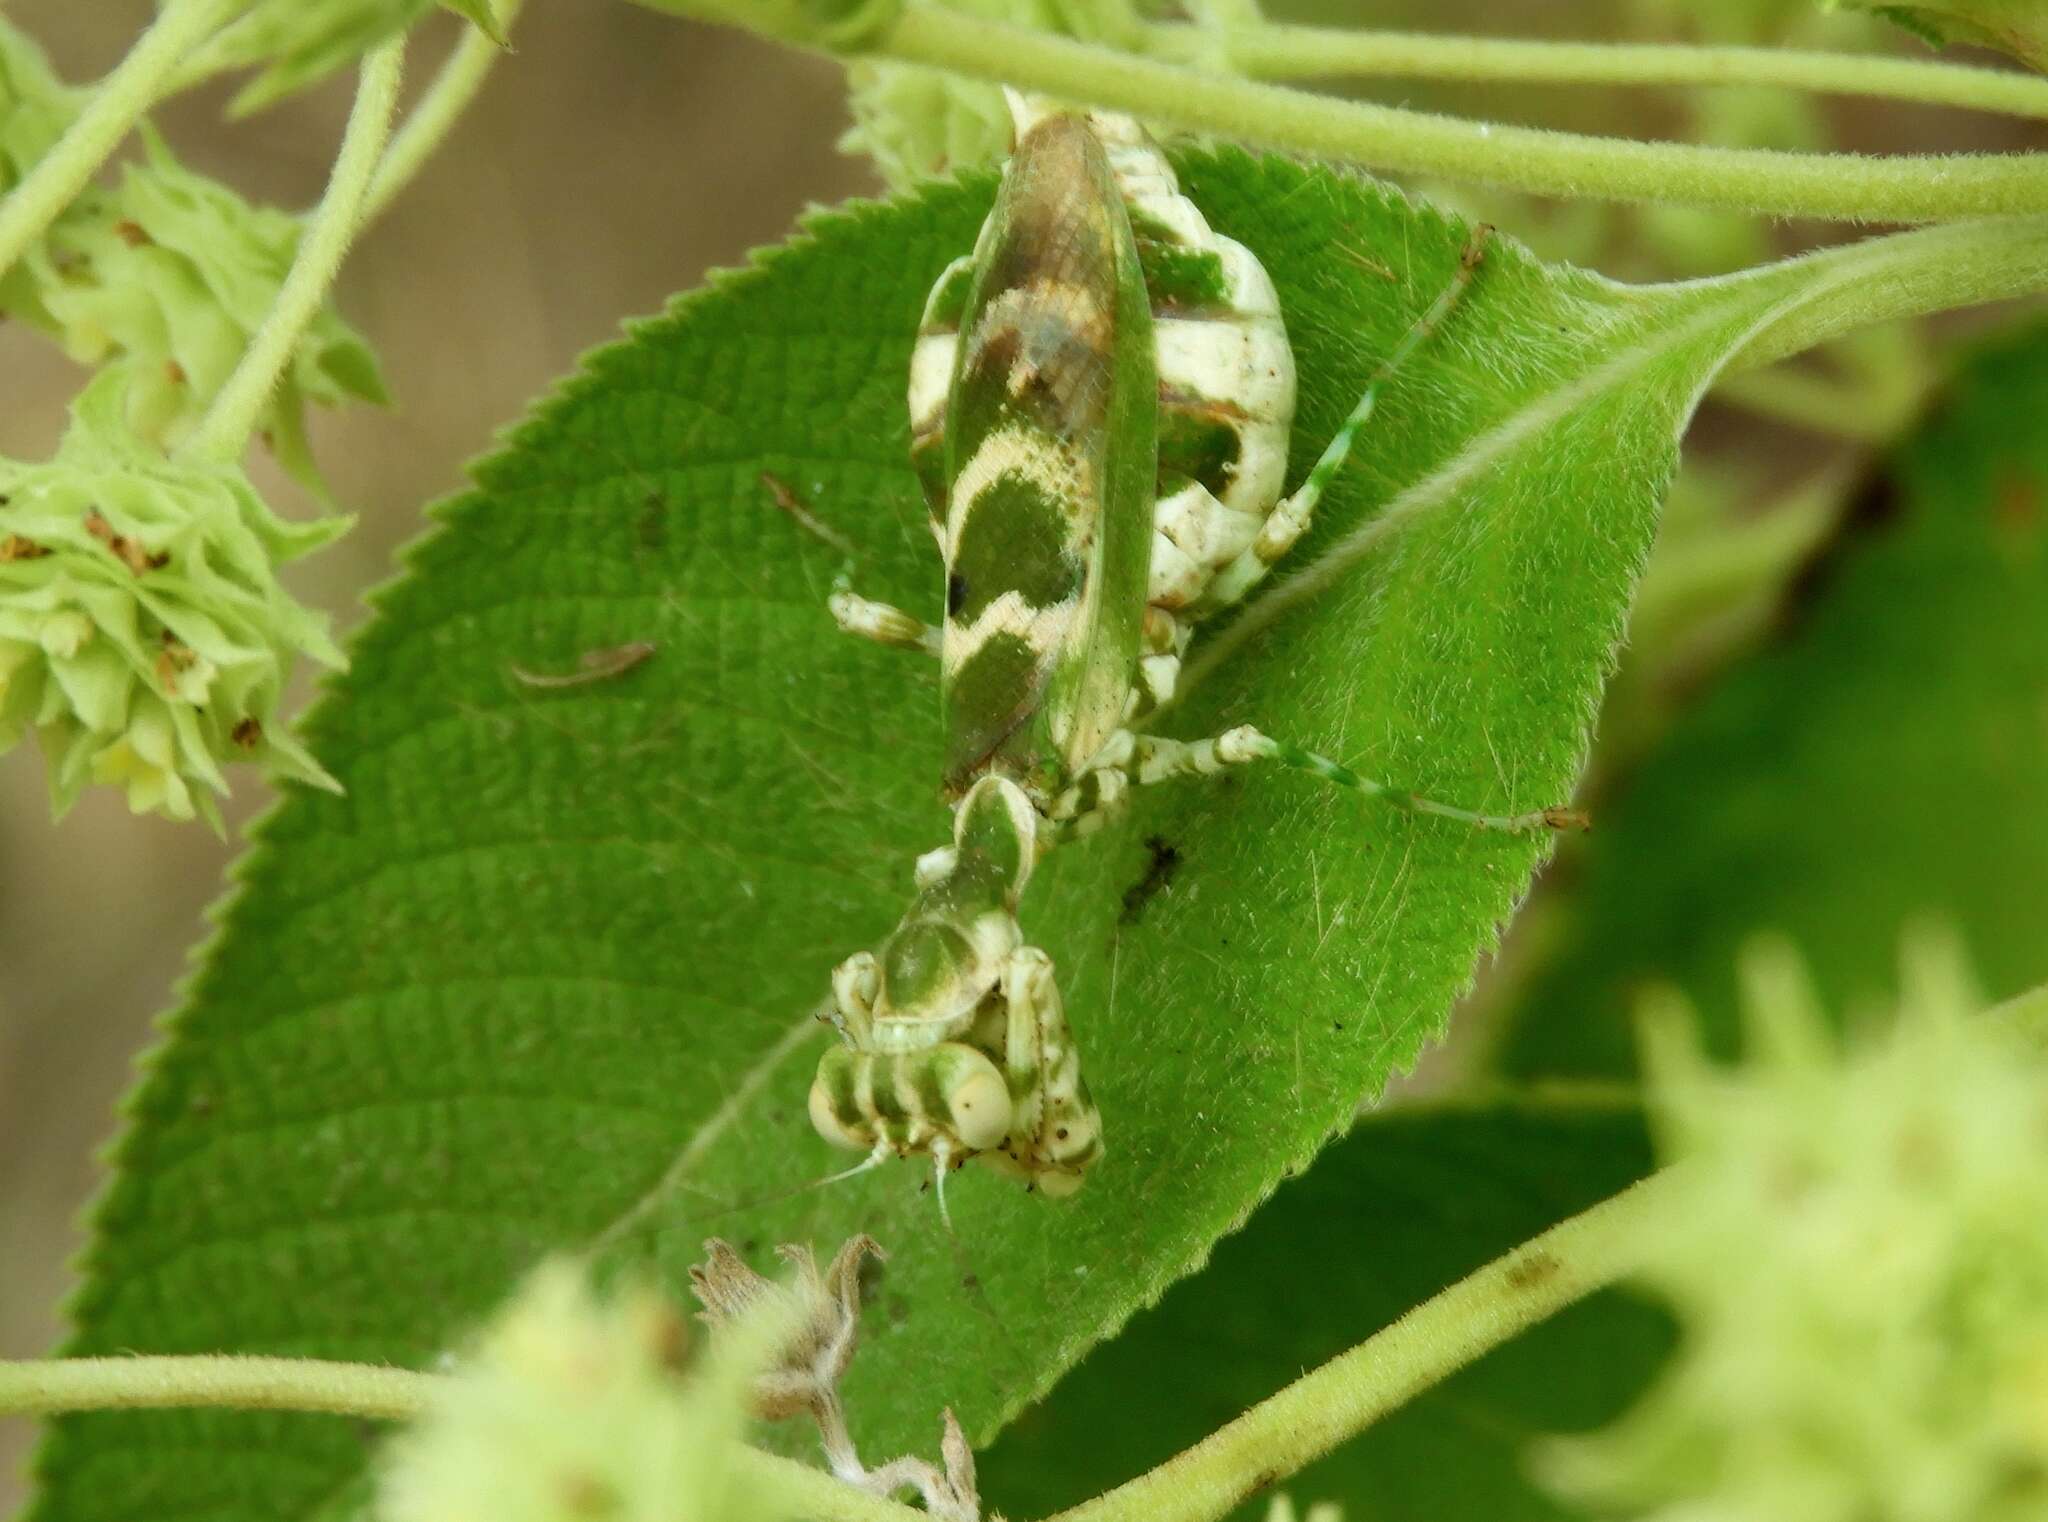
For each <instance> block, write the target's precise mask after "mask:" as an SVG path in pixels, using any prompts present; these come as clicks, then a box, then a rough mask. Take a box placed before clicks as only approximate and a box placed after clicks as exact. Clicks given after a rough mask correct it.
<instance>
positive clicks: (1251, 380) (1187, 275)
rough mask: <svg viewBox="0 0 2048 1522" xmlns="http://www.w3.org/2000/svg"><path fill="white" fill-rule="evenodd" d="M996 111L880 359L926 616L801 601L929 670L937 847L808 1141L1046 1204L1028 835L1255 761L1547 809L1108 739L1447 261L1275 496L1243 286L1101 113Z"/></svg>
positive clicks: (1184, 203) (1415, 801)
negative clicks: (975, 178) (1025, 918)
mask: <svg viewBox="0 0 2048 1522" xmlns="http://www.w3.org/2000/svg"><path fill="white" fill-rule="evenodd" d="M1013 104H1014V107H1015V111H1016V115H1017V125H1018V139H1017V146H1016V149H1015V151H1014V152H1013V154H1012V155H1011V158H1010V162H1009V165H1008V167H1007V169H1006V170H1005V173H1004V176H1003V182H1002V186H1001V189H1000V190H999V192H998V194H997V198H996V204H995V207H994V209H993V210H992V211H991V212H990V213H989V217H988V220H987V222H986V223H985V224H984V225H983V227H982V230H981V235H980V237H979V239H978V240H977V242H976V244H975V248H974V250H973V252H972V253H971V254H968V255H964V256H962V257H961V258H959V259H956V260H955V261H954V262H953V263H952V264H951V265H949V266H948V267H947V268H946V270H945V272H944V273H943V274H942V275H941V276H940V277H939V280H938V282H937V284H936V285H935V286H934V287H933V289H932V293H931V296H930V298H929V300H928V301H927V303H926V307H925V313H924V317H923V321H922V323H921V325H920V328H919V332H918V338H917V345H916V350H915V354H914V357H913V359H912V363H911V373H910V388H909V391H910V394H909V401H910V423H911V456H912V461H913V463H914V465H915V466H916V469H917V474H918V477H919V480H920V481H921V483H922V485H923V488H924V492H925V498H926V502H927V505H928V508H929V511H930V517H931V527H932V533H933V535H934V537H935V538H936V539H937V541H938V545H939V552H940V556H941V558H942V560H943V562H944V565H945V572H946V580H945V589H946V600H945V618H944V621H943V623H942V624H941V625H940V627H939V628H938V629H936V630H934V629H932V628H930V627H928V626H927V625H926V624H925V623H924V622H923V621H922V620H920V619H918V618H916V617H914V616H913V615H911V614H909V613H906V612H904V611H903V610H901V609H898V608H892V607H889V606H886V605H884V604H880V603H874V602H870V601H868V600H866V599H865V598H861V597H858V596H856V595H854V594H853V593H852V592H851V591H850V590H849V589H847V588H845V587H843V586H842V587H841V588H840V589H839V590H837V591H836V592H835V593H834V595H833V597H832V600H831V608H832V612H833V616H834V617H835V618H837V619H838V621H839V623H840V625H841V626H842V627H843V628H845V629H846V630H847V631H848V632H850V633H854V634H859V635H861V636H863V637H865V638H868V639H872V640H876V641H878V642H880V643H883V644H891V645H897V646H902V647H905V648H912V649H921V650H925V651H928V652H930V653H933V654H936V655H937V656H938V658H939V668H940V679H939V680H940V693H941V701H942V704H943V708H944V716H945V747H946V748H945V765H944V774H943V779H942V780H943V789H944V793H945V796H946V797H947V798H949V799H950V800H953V801H954V804H955V810H956V812H955V817H954V843H953V844H952V845H951V846H949V847H946V848H944V849H942V850H939V851H934V852H932V853H930V854H929V855H927V856H925V857H924V858H922V859H921V860H920V861H919V864H918V874H917V882H918V892H917V896H916V898H915V899H914V900H913V902H912V904H911V906H910V909H909V911H908V912H907V913H906V914H905V915H904V917H903V919H902V921H901V922H900V923H899V924H898V926H897V928H896V929H895V931H894V932H892V933H891V935H890V936H889V937H888V939H887V940H885V941H884V942H883V944H882V947H881V948H880V952H879V954H876V953H870V952H861V953H859V954H858V955H856V956H853V957H851V958H849V959H847V961H845V962H844V963H842V964H841V965H840V967H839V969H838V971H837V972H836V973H835V975H834V978H833V994H832V999H831V1001H830V1003H829V1004H828V1005H827V1007H826V1008H825V1010H824V1011H823V1012H822V1018H825V1019H827V1020H829V1021H830V1022H831V1023H832V1024H833V1025H834V1026H835V1027H836V1028H837V1029H838V1031H839V1032H840V1034H841V1036H842V1037H843V1038H844V1044H843V1045H842V1046H841V1047H839V1048H837V1049H835V1050H833V1051H831V1052H828V1053H827V1054H826V1056H825V1058H824V1060H823V1061H822V1062H821V1063H820V1065H819V1071H818V1078H817V1082H816V1084H815V1085H814V1086H813V1088H812V1091H811V1117H812V1121H813V1123H814V1124H815V1125H816V1127H817V1129H818V1131H819V1133H820V1134H821V1135H822V1136H824V1137H825V1138H826V1140H828V1141H831V1142H834V1143H836V1144H839V1145H842V1146H848V1147H857V1148H862V1149H865V1150H866V1151H867V1152H868V1160H867V1162H865V1163H863V1164H862V1167H867V1166H872V1165H873V1164H876V1163H879V1162H880V1161H882V1160H883V1159H885V1158H887V1157H889V1156H892V1155H894V1156H908V1155H916V1154H925V1155H929V1156H930V1157H931V1158H932V1159H933V1160H934V1164H935V1166H936V1168H937V1170H938V1174H939V1178H940V1180H941V1183H942V1184H943V1179H944V1176H945V1173H946V1171H947V1170H948V1169H949V1168H951V1167H954V1166H957V1165H958V1164H959V1163H961V1162H963V1161H965V1160H967V1159H970V1158H975V1159H980V1160H981V1161H983V1162H985V1163H987V1164H989V1165H991V1166H993V1167H995V1168H997V1169H999V1170H1001V1171H1004V1172H1008V1173H1011V1174H1014V1175H1016V1176H1018V1177H1021V1178H1022V1179H1023V1180H1024V1181H1025V1182H1026V1184H1027V1185H1029V1186H1031V1187H1034V1188H1037V1189H1041V1190H1043V1191H1045V1192H1046V1193H1049V1194H1067V1193H1071V1192H1072V1191H1073V1190H1075V1189H1077V1188H1078V1187H1079V1186H1080V1184H1081V1181H1082V1176H1083V1175H1084V1174H1085V1172H1086V1171H1087V1169H1088V1168H1089V1166H1090V1165H1091V1164H1093V1163H1094V1162H1095V1160H1096V1159H1097V1158H1098V1157H1099V1156H1100V1155H1101V1152H1102V1141H1101V1124H1100V1120H1099V1118H1098V1116H1097V1114H1096V1111H1095V1107H1094V1105H1093V1103H1092V1102H1091V1101H1090V1099H1089V1097H1088V1089H1087V1085H1086V1083H1085V1082H1084V1081H1083V1079H1082V1077H1081V1071H1080V1061H1079V1054H1078V1051H1077V1049H1076V1047H1075V1044H1074V1041H1073V1038H1072V1035H1071V1033H1070V1032H1069V1030H1068V1027H1067V1023H1066V1017H1065V1013H1064V1011H1063V1009H1062V1007H1061V1003H1060V996H1059V990H1058V986H1057V984H1056V983H1055V981H1054V978H1053V972H1052V963H1051V961H1050V959H1049V958H1048V957H1046V955H1045V954H1044V953H1043V952H1041V951H1039V950H1037V949H1036V948H1033V947H1031V946H1028V945H1025V944H1024V937H1023V932H1022V930H1021V929H1020V928H1019V926H1018V924H1017V919H1016V909H1017V903H1018V899H1019V896H1020V895H1021V893H1022V891H1023V887H1024V884H1025V882H1026V881H1027V880H1028V878H1029V876H1030V873H1031V869H1032V867H1033V865H1034V864H1035V863H1036V861H1037V859H1038V857H1039V856H1040V855H1042V854H1043V853H1044V852H1045V851H1046V850H1047V849H1049V848H1050V847H1051V845H1052V844H1053V842H1054V840H1055V839H1056V838H1060V837H1064V836H1071V835H1078V834H1084V833H1086V832H1087V831H1088V830H1090V829H1092V828H1094V827H1095V826H1096V825H1098V824H1099V823H1100V822H1101V821H1102V820H1103V819H1104V818H1105V817H1107V816H1108V815H1109V814H1110V813H1112V812H1113V811H1114V810H1115V809H1116V808H1117V806H1118V805H1119V804H1120V803H1121V802H1122V801H1123V799H1124V798H1125V796H1126V795H1127V794H1128V792H1129V789H1130V788H1131V787H1132V786H1135V785H1143V784H1148V783H1152V782H1157V781H1162V780H1164V779H1166V778H1168V777H1175V776H1185V775H1198V774H1207V773H1212V772H1215V771H1219V770H1221V769H1222V768H1223V767H1225V766H1235V765H1242V764H1245V763H1248V762H1251V761H1256V760H1263V759H1275V760H1281V761H1285V762H1288V763H1289V764H1292V765H1296V766H1300V767H1303V768H1306V769H1308V770H1311V771H1314V772H1316V773H1318V774H1319V775H1321V776H1323V777H1325V778H1327V779H1329V780H1331V781H1335V782H1338V783H1341V784H1343V785H1345V786H1349V787H1352V788H1355V789H1358V790H1360V791H1363V792H1366V793H1368V794H1372V795H1375V796H1378V797H1381V798H1383V799H1384V800H1386V801H1388V802H1390V803H1392V804H1395V805H1396V806H1399V807H1403V808H1408V809H1412V810H1417V811H1421V812H1428V813H1435V814H1440V815H1444V816H1447V817H1451V818H1456V819H1460V820H1464V821H1466V822H1468V823H1471V824H1475V825H1479V826H1483V827H1488V828H1497V829H1528V828H1536V827H1540V826H1543V825H1552V826H1558V825H1561V824H1563V823H1566V822H1569V821H1570V819H1571V816H1569V815H1567V814H1565V813H1564V812H1563V811H1559V810H1546V811H1543V812H1541V813H1536V814H1528V815H1516V816H1505V817H1498V816H1486V815H1478V814H1473V813H1471V812H1469V811H1467V810H1463V809H1458V808H1454V807H1452V806H1450V805H1446V804H1440V803H1437V802H1435V801H1434V800H1431V799H1426V798H1421V797H1418V796H1416V795H1414V794H1411V793H1407V792H1403V791H1400V790H1398V789H1393V788H1389V787H1387V786H1386V785H1384V784H1382V783H1378V782H1374V781H1372V780H1370V779H1368V778H1364V777H1360V776H1359V775H1357V774H1356V773H1354V772H1352V771H1350V770H1349V769H1348V768H1346V767H1343V766H1341V765H1339V764H1338V763H1336V762H1334V761H1330V760H1328V759H1326V758H1324V757H1321V756H1316V755H1313V754H1311V753H1309V752H1307V751H1303V750H1301V749H1300V748H1298V747H1296V746H1292V745H1288V744H1285V743H1283V742H1280V741H1276V740H1273V739H1270V738H1269V737H1267V736H1265V735H1263V734H1261V733H1259V732H1258V731H1257V730H1256V729H1252V728H1250V727H1249V726H1246V727H1240V728H1238V729H1234V730H1231V731H1229V732H1228V733H1227V734H1224V735H1221V736H1218V737H1217V738H1215V739H1210V740H1201V741H1196V742H1185V741H1179V740H1172V739H1167V738H1164V737H1161V736H1157V735H1148V734H1142V733H1139V732H1138V731H1137V729H1136V728H1135V727H1134V726H1135V725H1136V724H1137V723H1138V722H1139V721H1141V720H1142V719H1144V718H1145V717H1146V716H1147V715H1148V714H1150V713H1151V712H1152V710H1154V709H1155V708H1157V707H1159V706H1160V705H1162V704H1164V703H1165V702H1166V701H1167V700H1168V699H1170V698H1171V697H1172V695H1173V692H1174V687H1175V684H1176V682H1177V680H1178V677H1179V673H1180V662H1181V657H1182V654H1183V653H1184V652H1185V650H1186V649H1187V645H1188V640H1189V638H1190V636H1191V635H1192V633H1193V631H1194V628H1195V626H1196V625H1197V624H1198V623H1199V622H1200V621H1201V620H1202V619H1203V618H1205V617H1207V616H1208V615H1209V614H1211V613H1213V612H1215V611H1217V610H1218V609H1220V608H1224V607H1227V606H1229V605H1230V604H1231V603H1233V602H1235V601H1237V600H1238V599H1240V598H1241V597H1243V596H1244V594H1245V593H1246V592H1247V591H1248V590H1250V588H1251V587H1252V586H1253V585H1255V584H1256V583H1257V582H1258V580H1259V579H1260V578H1261V577H1263V576H1264V575H1265V574H1266V571H1267V570H1268V568H1270V567H1271V566H1272V564H1273V563H1274V562H1275V561H1277V560H1278V559H1279V558H1280V557H1281V556H1282V555H1284V554H1285V553H1286V552H1287V550H1288V549H1289V548H1290V547H1291V546H1292V545H1293V544H1294V542H1295V541H1296V540H1297V539H1298V538H1299V537H1300V535H1301V533H1302V532H1303V530H1304V529H1305V528H1306V527H1307V525H1308V522H1309V519H1310V516H1311V514H1312V512H1313V509H1314V506H1315V503H1316V500H1317V499H1318V497H1320V495H1321V493H1322V489H1323V486H1324V484H1325V483H1326V482H1327V481H1328V480H1329V478H1330V477H1331V476H1332V475H1334V474H1335V472H1336V471H1337V469H1338V468H1339V467H1340V466H1341V465H1342V463H1343V460H1344V457H1345V455H1346V453H1347V452H1348V450H1349V448H1350V444H1351V439H1352V437H1353V436H1354V435H1355V434H1356V432H1357V431H1358V429H1359V428H1360V427H1361V426H1362V425H1363V424H1364V422H1365V420H1366V418H1367V417H1368V416H1369V415H1370V413H1371V409H1372V403H1373V398H1374V396H1375V394H1376V392H1377V388H1378V385H1379V382H1380V380H1381V379H1383V378H1384V376H1385V375H1386V374H1387V373H1389V372H1390V371H1391V370H1392V369H1393V368H1394V367H1395V366H1396V365H1398V364H1399V363H1400V361H1401V359H1402V358H1403V357H1405V355H1406V354H1407V353H1408V352H1410V351H1411V350H1412V349H1413V348H1414V347H1415V346H1416V345H1417V344H1418V343H1420V342H1421V341H1422V339H1423V338H1424V337H1426V336H1427V334H1428V332H1429V331H1430V330H1431V329H1433V328H1434V327H1435V326H1436V324H1437V323H1438V322H1440V321H1441V320H1442V318H1443V316H1444V315H1445V314H1446V313H1447V312H1448V311H1449V309H1450V307H1451V306H1452V304H1453V303H1454V302H1455V300H1456V298H1457V296H1458V295H1459V293H1460V292H1462V290H1463V289H1464V287H1465V285H1466V284H1467V283H1468V282H1469V280H1470V278H1471V274H1472V269H1473V267H1474V265H1476V263H1477V247H1478V245H1477V244H1476V243H1475V245H1474V250H1473V252H1472V254H1471V255H1470V256H1469V257H1468V258H1467V260H1466V261H1465V264H1464V265H1463V267H1462V268H1461V270H1460V272H1459V275H1458V277H1457V279H1456V280H1455V281H1454V283H1453V285H1452V287H1451V288H1450V289H1448V290H1446V291H1445V292H1444V293H1443V295H1442V296H1440V297H1439V298H1438V300H1437V302H1436V303H1435V304H1434V305H1433V306H1432V307H1431V308H1430V309H1429V311H1428V312H1426V313H1425V314H1424V316H1423V317H1422V319H1421V320H1420V321H1418V322H1417V323H1416V325H1415V327H1414V329H1413V330H1411V332H1410V333H1409V335H1408V337H1407V338H1406V339H1404V340H1403V342H1402V343H1401V344H1400V345H1398V346H1397V347H1396V349H1395V350H1394V352H1393V353H1392V354H1391V355H1389V357H1388V358H1387V360H1386V361H1385V362H1384V363H1383V365H1382V366H1381V369H1380V372H1379V374H1378V375H1377V376H1375V378H1374V381H1373V384H1372V386H1371V387H1369V388H1368V390H1367V392H1366V394H1365V396H1364V397H1363V398H1361V400H1360V402H1359V404H1358V406H1357V408H1356V409H1354V411H1353V413H1352V415H1351V417H1350V419H1349V420H1347V422H1346V423H1345V425H1344V427H1343V429H1342V430H1340V432H1339V434H1338V437H1337V438H1336V439H1335V440H1333V441H1332V443H1331V445H1330V447H1329V448H1328V449H1327V450H1325V451H1324V453H1323V455H1322V457H1321V458H1320V459H1319V460H1318V461H1317V462H1316V464H1315V466H1314V467H1313V468H1312V469H1311V470H1310V472H1309V475H1308V479H1307V480H1306V482H1305V483H1304V484H1303V486H1302V487H1301V488H1300V489H1299V490H1298V491H1296V492H1295V493H1294V494H1293V495H1292V496H1283V488H1284V485H1285V481H1284V478H1285V475H1286V469H1287V443H1288V435H1289V430H1290V428H1291V426H1292V424H1293V420H1294V400H1295V372H1294V358H1293V353H1292V350H1291V349H1290V348H1289V345H1288V342H1287V333H1286V328H1285V325H1284V323H1283V321H1282V318H1281V313H1280V304H1279V300H1278V297H1277V296H1276V295H1275V293H1274V289H1273V283H1272V280H1271V279H1270V278H1269V277H1268V276H1267V274H1266V271H1265V269H1264V268H1263V267H1262V266H1261V265H1260V264H1259V261H1258V260H1257V259H1256V258H1255V257H1254V256H1253V255H1252V254H1251V253H1250V251H1248V250H1247V249H1245V248H1244V247H1243V246H1242V245H1241V244H1239V243H1236V242H1234V241H1232V240H1231V239H1229V238H1225V237H1222V236H1220V235H1219V234H1217V233H1216V232H1214V231H1213V230H1212V229H1211V228H1210V227H1209V225H1208V223H1207V222H1206V221H1205V220H1204V218H1203V216H1202V214H1201V212H1200V211H1199V210H1198V209H1197V208H1196V207H1195V206H1194V204H1193V203H1192V202H1190V201H1189V200H1188V199H1187V198H1186V197H1184V196H1182V195H1181V194H1180V191H1179V187H1178V185H1177V183H1176V181H1175V178H1174V173H1173V169H1172V166H1171V165H1169V164H1168V163H1167V161H1166V159H1165V157H1164V155H1163V154H1161V153H1160V151H1159V150H1158V148H1157V147H1156V146H1154V145H1153V144H1152V142H1151V141H1150V140H1149V139H1148V138H1147V137H1146V136H1145V134H1144V132H1143V130H1142V129H1141V128H1139V127H1138V125H1137V124H1136V123H1135V122H1133V121H1131V120H1130V119H1129V118H1126V117H1121V116H1113V115H1107V114H1103V113H1096V114H1091V115H1080V114H1070V113H1065V112H1060V111H1055V110H1049V109H1047V108H1045V107H1043V106H1041V105H1039V104H1038V103H1035V102H1027V101H1024V100H1021V99H1014V98H1013ZM855 1171H859V1170H855ZM941 1201H942V1203H943V1193H942V1194H941Z"/></svg>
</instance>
